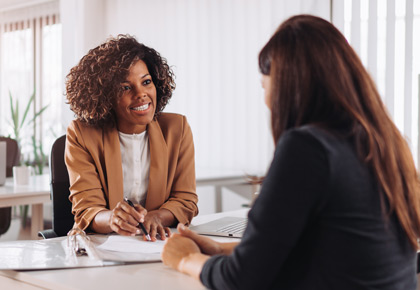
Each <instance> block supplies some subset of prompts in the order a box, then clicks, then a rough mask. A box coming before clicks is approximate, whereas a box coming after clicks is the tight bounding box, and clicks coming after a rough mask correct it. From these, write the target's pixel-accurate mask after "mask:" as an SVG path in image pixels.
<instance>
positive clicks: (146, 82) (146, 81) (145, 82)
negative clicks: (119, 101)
mask: <svg viewBox="0 0 420 290" xmlns="http://www.w3.org/2000/svg"><path fill="white" fill-rule="evenodd" d="M151 83H152V80H149V79H147V80H145V81H144V82H143V85H149V84H151Z"/></svg>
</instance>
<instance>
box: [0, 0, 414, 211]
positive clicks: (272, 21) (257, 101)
mask: <svg viewBox="0 0 420 290" xmlns="http://www.w3.org/2000/svg"><path fill="white" fill-rule="evenodd" d="M298 13H309V14H314V15H318V16H321V17H323V18H325V19H328V20H332V21H333V23H334V24H335V25H336V26H337V27H338V28H339V29H340V30H341V31H342V32H343V33H344V34H345V35H346V37H347V38H348V40H349V42H350V43H351V44H352V46H353V47H354V48H355V49H356V51H357V52H358V53H359V55H360V57H361V58H362V60H363V62H364V64H365V65H366V67H368V69H369V71H370V72H371V74H372V76H373V78H374V79H375V81H376V82H377V84H378V89H379V91H380V93H381V95H382V96H383V98H384V102H385V103H386V105H387V108H388V110H389V112H390V114H391V116H392V117H393V118H394V120H395V122H396V123H397V125H398V127H399V128H400V130H401V131H402V132H403V133H404V135H405V136H406V137H407V140H408V141H409V143H410V146H411V149H412V152H413V155H414V156H415V159H416V162H417V156H418V154H417V152H418V149H417V147H418V141H417V139H418V107H419V104H418V95H419V74H420V57H419V54H418V53H417V52H418V51H420V44H419V40H418V37H417V39H416V38H415V37H414V36H415V35H418V32H419V31H420V0H402V1H396V0H387V1H381V0H369V1H361V0H300V1H298V0H156V1H147V0H1V1H0V135H8V134H11V131H10V130H11V129H10V125H9V123H8V120H10V104H9V92H10V94H11V95H12V96H13V97H14V98H19V100H20V102H21V105H22V106H23V104H24V103H25V100H28V98H29V97H30V95H31V94H32V92H33V91H34V88H35V96H36V98H35V99H36V102H35V107H34V111H37V110H39V109H40V108H41V107H43V106H45V105H49V107H48V108H47V110H46V111H45V113H44V114H43V115H42V116H41V118H39V119H38V120H37V122H36V126H35V128H32V127H28V128H27V129H26V130H27V131H26V135H32V134H35V137H36V140H37V142H42V144H43V148H44V151H45V153H48V152H49V148H50V146H51V144H52V142H53V140H54V139H55V138H56V137H58V136H60V135H61V134H64V132H65V128H66V127H67V125H68V123H69V122H70V121H71V120H72V119H73V114H72V112H71V111H70V110H69V108H68V105H66V104H65V97H64V79H65V76H66V74H67V73H68V72H69V70H70V68H71V67H72V66H74V65H76V64H77V62H78V60H79V59H80V58H81V57H82V56H83V55H84V54H86V53H87V51H88V50H89V49H90V48H93V47H95V46H97V45H98V44H100V43H101V42H103V41H105V40H106V39H107V38H108V37H109V36H116V35H118V34H120V33H121V34H131V35H134V36H136V38H137V39H138V40H139V41H140V42H143V43H144V44H146V45H148V46H151V47H153V48H155V49H156V50H157V51H159V52H160V53H161V54H162V56H164V57H165V58H166V59H167V60H168V63H169V64H170V65H171V66H172V68H173V70H174V72H175V75H176V83H177V88H176V90H175V92H174V95H173V98H172V100H171V102H170V104H169V105H168V106H167V108H166V110H165V111H167V112H177V113H181V114H185V115H186V116H187V118H188V120H189V122H190V125H191V128H192V131H193V135H194V141H195V148H196V166H197V169H198V170H202V169H204V170H206V169H212V170H218V171H220V172H221V174H224V173H226V174H229V173H231V172H241V173H249V174H263V173H264V172H265V170H266V168H267V167H268V166H269V162H270V160H271V156H272V153H273V147H274V146H273V144H272V141H271V136H270V125H269V115H268V110H267V109H266V108H265V105H264V102H263V91H262V88H261V84H260V75H259V72H258V61H257V56H258V52H259V50H260V49H261V47H262V46H263V45H264V43H265V42H266V41H267V40H268V39H269V37H270V35H271V34H272V33H273V32H274V31H275V29H276V28H277V27H278V25H279V24H280V23H281V22H282V21H283V20H284V19H286V18H287V17H289V16H291V15H294V14H298ZM416 32H417V34H416ZM31 113H32V114H33V112H31ZM23 150H24V153H25V154H26V156H27V158H29V159H30V158H31V154H32V153H31V144H30V142H29V141H27V143H26V147H25V148H24V149H23ZM212 194H213V193H212V189H211V188H200V190H199V198H200V203H199V206H200V210H201V212H202V213H208V212H212V211H213V210H214V208H213V202H212V200H213V196H212ZM224 198H225V199H227V200H226V202H224V203H223V204H224V209H225V210H229V209H235V208H236V207H238V206H240V205H241V204H243V203H244V202H246V200H243V198H241V197H240V196H237V195H235V194H229V192H227V193H226V194H225V195H224Z"/></svg>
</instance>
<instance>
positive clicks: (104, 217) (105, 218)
mask: <svg viewBox="0 0 420 290" xmlns="http://www.w3.org/2000/svg"><path fill="white" fill-rule="evenodd" d="M111 215H112V211H111V210H103V211H100V212H98V214H97V215H96V216H95V218H94V219H93V220H92V222H91V223H90V226H89V228H90V229H91V230H92V231H94V232H96V233H98V234H108V233H110V232H112V229H111V226H110V219H111Z"/></svg>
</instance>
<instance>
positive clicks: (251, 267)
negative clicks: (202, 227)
mask: <svg viewBox="0 0 420 290" xmlns="http://www.w3.org/2000/svg"><path fill="white" fill-rule="evenodd" d="M382 212H383V211H382V210H381V197H380V194H379V191H378V187H377V183H376V181H375V178H373V176H372V174H371V172H370V170H369V169H368V168H367V166H366V165H364V164H363V163H362V162H361V161H359V159H358V158H357V155H356V152H355V150H354V149H353V147H352V145H351V144H350V142H349V141H346V140H345V139H344V138H338V137H336V136H333V135H332V134H330V133H327V132H326V131H324V130H322V129H319V128H315V127H313V126H305V127H301V128H298V129H293V130H289V131H288V132H286V133H285V134H284V135H283V136H282V137H281V138H280V140H279V142H278V144H277V148H276V152H275V154H274V159H273V161H272V164H271V167H270V169H269V171H268V173H267V176H266V178H265V180H264V183H263V185H262V188H261V192H260V194H259V196H258V198H257V199H256V201H255V203H254V206H253V207H252V209H251V210H250V211H249V214H248V226H247V228H246V231H245V233H244V236H243V238H242V241H241V243H240V244H239V245H238V246H237V247H236V248H235V250H234V252H233V254H232V255H230V256H214V257H211V258H210V259H209V260H208V261H207V262H206V263H205V265H204V267H203V270H202V272H201V276H200V278H201V281H202V283H203V284H204V285H205V286H207V287H209V288H212V289H241V290H243V289H311V290H314V289H315V290H316V289H322V290H327V289H333V290H337V289H340V290H345V289H349V290H350V289H351V290H356V289H392V290H397V289H401V290H415V289H416V287H417V286H416V284H417V280H416V251H415V250H414V249H413V248H412V247H411V245H410V244H409V242H408V238H407V237H406V235H405V234H404V232H403V230H402V228H401V227H400V225H399V223H398V222H397V220H396V219H395V217H393V216H391V217H389V218H386V217H385V215H384V214H383V213H382Z"/></svg>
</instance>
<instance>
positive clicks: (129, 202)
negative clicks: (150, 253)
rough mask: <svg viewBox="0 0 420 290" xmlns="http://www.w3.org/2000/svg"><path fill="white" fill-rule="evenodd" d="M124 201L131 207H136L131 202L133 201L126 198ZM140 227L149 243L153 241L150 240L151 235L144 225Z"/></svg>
mask: <svg viewBox="0 0 420 290" xmlns="http://www.w3.org/2000/svg"><path fill="white" fill-rule="evenodd" d="M124 200H125V201H126V202H127V203H128V204H129V205H130V206H131V207H134V204H133V203H132V202H131V200H129V199H128V198H124ZM138 226H139V227H140V229H141V231H142V232H143V234H144V235H145V236H146V238H147V240H148V241H151V240H152V239H151V238H150V235H149V233H148V232H147V231H146V228H145V227H144V225H143V224H142V223H139V224H138Z"/></svg>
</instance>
